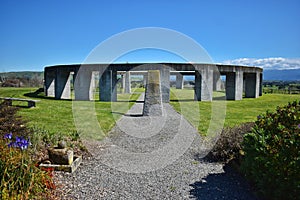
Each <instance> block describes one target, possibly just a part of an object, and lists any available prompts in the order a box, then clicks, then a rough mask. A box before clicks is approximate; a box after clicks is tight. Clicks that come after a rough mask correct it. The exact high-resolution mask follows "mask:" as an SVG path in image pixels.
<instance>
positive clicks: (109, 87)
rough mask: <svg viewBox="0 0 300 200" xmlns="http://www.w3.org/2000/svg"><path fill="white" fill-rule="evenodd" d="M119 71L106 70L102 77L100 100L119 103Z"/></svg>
mask: <svg viewBox="0 0 300 200" xmlns="http://www.w3.org/2000/svg"><path fill="white" fill-rule="evenodd" d="M116 83H117V71H114V70H105V71H104V72H103V73H102V74H101V75H100V80H99V90H100V91H99V92H100V93H99V99H100V101H117V88H115V86H116Z"/></svg>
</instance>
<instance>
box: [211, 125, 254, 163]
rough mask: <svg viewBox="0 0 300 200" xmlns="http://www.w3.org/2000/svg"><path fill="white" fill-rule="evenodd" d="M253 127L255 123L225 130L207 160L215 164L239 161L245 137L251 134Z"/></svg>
mask: <svg viewBox="0 0 300 200" xmlns="http://www.w3.org/2000/svg"><path fill="white" fill-rule="evenodd" d="M253 126H254V123H253V122H249V123H244V124H241V125H239V126H235V127H232V128H229V127H228V128H224V129H223V130H222V133H221V134H220V137H219V139H218V141H217V142H216V144H215V146H214V147H213V149H212V150H211V151H210V152H209V153H208V154H207V156H206V157H205V158H206V159H208V160H210V161H214V162H228V161H230V160H232V159H236V160H239V159H240V153H241V150H242V142H243V135H244V134H246V133H249V132H251V130H252V127H253Z"/></svg>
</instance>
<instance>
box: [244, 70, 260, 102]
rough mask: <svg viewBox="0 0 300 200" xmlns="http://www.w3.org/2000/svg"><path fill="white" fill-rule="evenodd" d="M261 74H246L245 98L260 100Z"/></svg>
mask: <svg viewBox="0 0 300 200" xmlns="http://www.w3.org/2000/svg"><path fill="white" fill-rule="evenodd" d="M259 79H260V73H246V74H245V97H246V98H258V97H259V87H260V83H259V82H260V81H259Z"/></svg>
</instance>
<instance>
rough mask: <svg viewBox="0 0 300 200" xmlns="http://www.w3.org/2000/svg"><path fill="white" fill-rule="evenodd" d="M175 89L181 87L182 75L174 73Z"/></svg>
mask: <svg viewBox="0 0 300 200" xmlns="http://www.w3.org/2000/svg"><path fill="white" fill-rule="evenodd" d="M176 89H183V75H182V74H180V73H178V74H176Z"/></svg>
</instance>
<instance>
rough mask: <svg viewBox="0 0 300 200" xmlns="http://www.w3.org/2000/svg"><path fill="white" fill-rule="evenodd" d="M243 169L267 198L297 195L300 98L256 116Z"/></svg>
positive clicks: (299, 188) (246, 144)
mask: <svg viewBox="0 0 300 200" xmlns="http://www.w3.org/2000/svg"><path fill="white" fill-rule="evenodd" d="M243 149H244V153H245V157H244V159H243V162H242V166H241V167H242V171H243V172H244V173H245V174H246V176H247V177H248V178H249V179H250V180H251V181H253V183H254V184H255V185H256V186H257V188H258V191H259V193H260V194H261V195H262V196H263V197H265V198H267V199H297V198H299V193H300V173H299V172H300V102H297V101H294V102H293V103H289V104H288V105H287V106H284V107H277V110H276V112H274V113H271V112H266V114H265V115H260V116H258V117H257V121H256V122H255V127H254V129H253V131H252V133H249V134H246V135H245V137H244V142H243Z"/></svg>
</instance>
